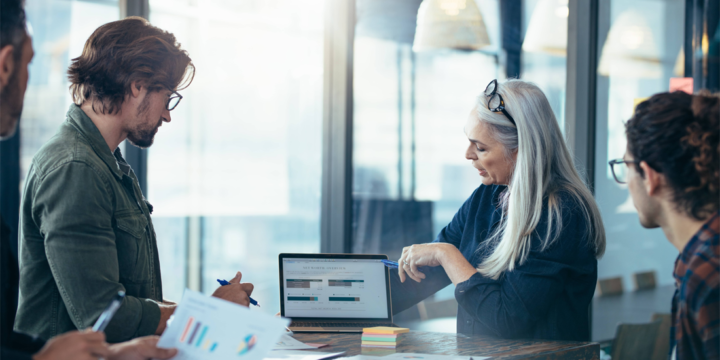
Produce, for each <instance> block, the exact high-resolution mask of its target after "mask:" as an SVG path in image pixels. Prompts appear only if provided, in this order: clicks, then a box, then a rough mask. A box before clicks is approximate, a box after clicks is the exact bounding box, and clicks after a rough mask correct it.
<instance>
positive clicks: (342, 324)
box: [290, 321, 395, 328]
mask: <svg viewBox="0 0 720 360" xmlns="http://www.w3.org/2000/svg"><path fill="white" fill-rule="evenodd" d="M375 326H395V324H392V323H377V322H367V323H366V322H305V321H293V322H292V323H290V327H362V328H365V327H375Z"/></svg>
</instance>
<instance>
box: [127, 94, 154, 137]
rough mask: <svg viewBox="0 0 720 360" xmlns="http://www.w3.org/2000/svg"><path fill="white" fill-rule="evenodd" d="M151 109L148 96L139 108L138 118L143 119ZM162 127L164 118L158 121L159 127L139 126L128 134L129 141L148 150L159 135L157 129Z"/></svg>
mask: <svg viewBox="0 0 720 360" xmlns="http://www.w3.org/2000/svg"><path fill="white" fill-rule="evenodd" d="M149 108H150V98H149V97H148V96H147V95H146V96H145V99H143V101H142V102H141V103H140V106H138V111H137V115H136V116H137V117H138V118H141V117H143V115H145V113H146V112H147V111H148V109H149ZM160 125H162V117H161V118H160V120H159V121H158V123H157V125H155V126H152V127H149V128H148V127H142V125H140V126H138V127H137V128H135V129H133V130H131V131H130V132H129V133H128V137H127V139H128V141H129V142H130V143H131V144H133V145H135V146H137V147H139V148H141V149H147V148H149V147H150V145H152V144H153V141H155V134H157V129H158V128H159V127H160Z"/></svg>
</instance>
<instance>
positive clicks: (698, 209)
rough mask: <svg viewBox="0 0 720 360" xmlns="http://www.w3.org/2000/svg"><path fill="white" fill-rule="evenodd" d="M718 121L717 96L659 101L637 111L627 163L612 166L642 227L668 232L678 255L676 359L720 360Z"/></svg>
mask: <svg viewBox="0 0 720 360" xmlns="http://www.w3.org/2000/svg"><path fill="white" fill-rule="evenodd" d="M718 117H720V97H718V96H716V95H711V94H709V93H707V92H702V93H700V94H698V95H690V94H686V93H683V92H674V93H662V94H657V95H655V96H653V97H651V98H650V99H648V100H647V101H645V102H643V103H641V104H639V105H638V107H637V109H636V111H635V115H634V116H633V118H632V119H630V120H629V121H628V122H627V124H626V135H627V140H628V143H627V150H626V152H625V156H624V157H623V159H622V160H613V161H611V164H612V166H613V173H614V174H615V176H616V180H618V181H619V182H627V185H628V189H629V191H630V195H631V196H632V199H633V202H634V204H635V208H637V211H638V217H639V218H640V224H642V226H644V227H646V228H657V227H660V228H662V229H663V232H664V233H665V236H666V237H667V239H668V240H669V241H670V243H671V244H672V245H673V246H675V247H676V248H677V249H678V251H679V253H680V254H679V256H678V258H677V260H676V261H675V271H674V274H673V275H674V277H675V282H676V286H677V290H676V291H675V296H674V298H673V303H672V317H673V326H672V330H671V336H670V344H671V346H670V348H671V352H672V353H671V356H672V357H676V358H677V359H717V358H718V356H720V353H719V351H720V217H718V207H720V206H719V203H720V192H719V191H720V144H719V142H718V139H719V138H720V131H718V129H720V121H719V120H718ZM625 173H626V174H627V176H623V175H620V174H625ZM619 175H620V176H619Z"/></svg>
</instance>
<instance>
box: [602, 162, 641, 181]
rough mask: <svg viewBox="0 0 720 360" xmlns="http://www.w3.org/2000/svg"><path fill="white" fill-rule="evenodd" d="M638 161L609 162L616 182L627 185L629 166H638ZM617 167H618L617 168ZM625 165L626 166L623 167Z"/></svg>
mask: <svg viewBox="0 0 720 360" xmlns="http://www.w3.org/2000/svg"><path fill="white" fill-rule="evenodd" d="M637 163H638V162H637V161H633V160H624V159H614V160H610V161H608V164H610V170H611V171H612V174H613V178H615V181H617V183H618V184H627V174H628V172H627V168H628V167H627V164H637ZM615 165H617V166H615ZM623 165H625V166H623Z"/></svg>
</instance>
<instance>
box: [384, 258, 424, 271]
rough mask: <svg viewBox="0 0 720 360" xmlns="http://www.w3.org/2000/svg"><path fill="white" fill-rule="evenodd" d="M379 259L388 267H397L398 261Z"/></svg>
mask: <svg viewBox="0 0 720 360" xmlns="http://www.w3.org/2000/svg"><path fill="white" fill-rule="evenodd" d="M380 261H382V263H383V264H385V266H386V267H389V268H391V269H397V268H398V263H397V261H390V260H380ZM420 267H422V266H420Z"/></svg>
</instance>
